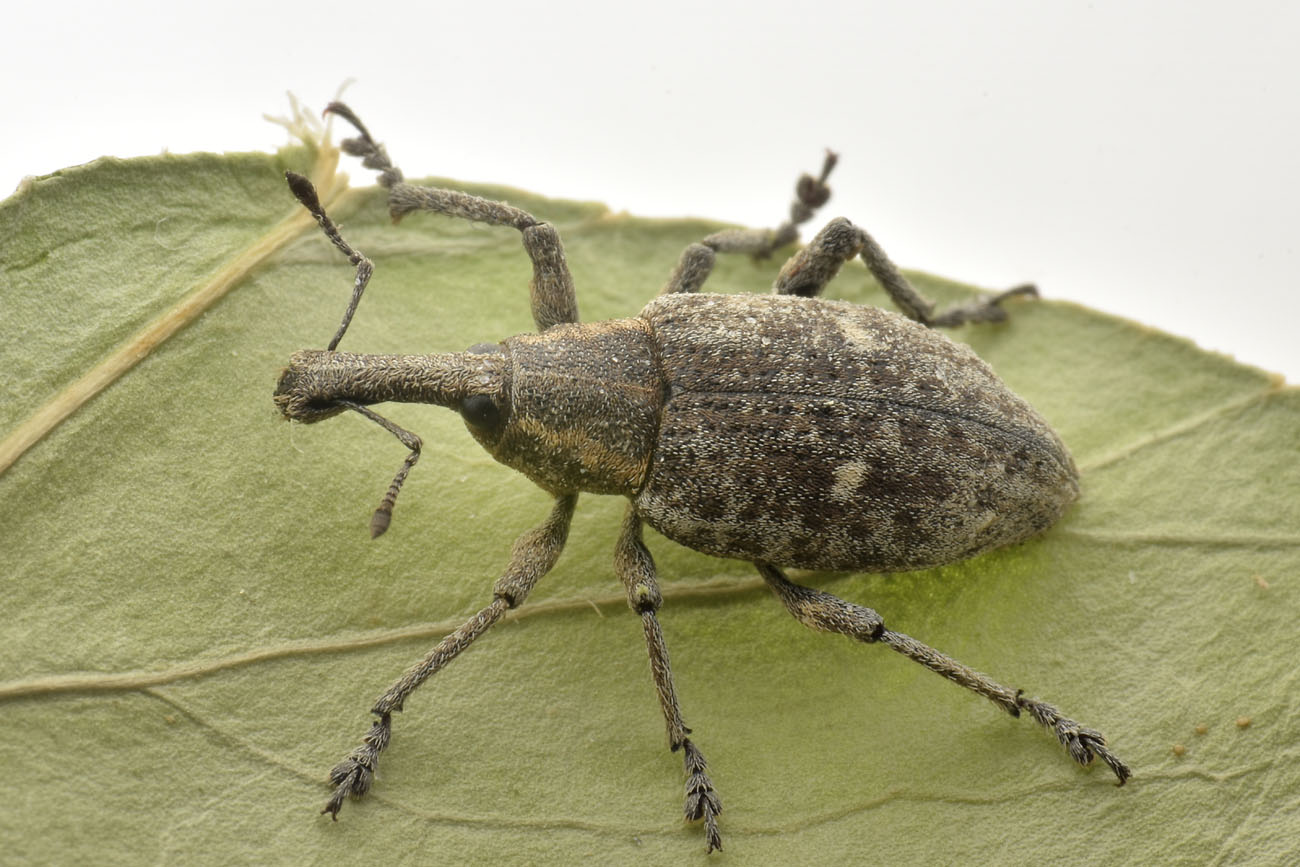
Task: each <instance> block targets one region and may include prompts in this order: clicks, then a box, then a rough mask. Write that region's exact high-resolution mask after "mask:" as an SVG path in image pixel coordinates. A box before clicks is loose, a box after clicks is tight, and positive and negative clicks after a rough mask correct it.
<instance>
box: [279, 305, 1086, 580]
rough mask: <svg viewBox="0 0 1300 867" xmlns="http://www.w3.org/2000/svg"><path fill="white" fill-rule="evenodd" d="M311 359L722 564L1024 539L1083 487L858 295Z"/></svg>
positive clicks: (1023, 426)
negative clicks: (427, 405)
mask: <svg viewBox="0 0 1300 867" xmlns="http://www.w3.org/2000/svg"><path fill="white" fill-rule="evenodd" d="M300 355H303V354H300ZM309 355H310V356H311V359H310V365H307V366H310V367H311V368H312V369H314V370H320V369H331V368H335V367H339V368H340V369H342V370H345V371H346V373H344V374H343V375H340V376H339V377H338V380H339V381H340V382H353V383H360V384H363V385H364V391H358V393H356V394H351V395H349V394H346V393H345V390H344V391H343V392H342V393H341V390H340V387H338V386H335V385H334V384H333V383H332V382H331V383H330V384H328V385H326V386H324V387H323V390H322V393H328V394H329V396H330V397H331V398H332V399H337V398H339V397H346V398H348V399H353V400H357V401H358V402H360V403H367V402H372V401H374V400H375V399H376V398H379V399H383V400H420V401H430V402H436V403H445V404H450V405H455V406H458V407H459V408H460V409H461V412H462V415H463V416H464V417H465V419H466V423H467V426H468V427H469V429H470V431H471V432H472V433H473V434H474V436H475V437H476V439H478V441H479V442H480V443H481V444H482V445H483V446H484V447H485V448H486V449H487V450H488V451H489V452H490V453H491V454H492V455H493V457H495V458H496V459H497V460H499V461H500V462H502V463H504V464H506V465H508V466H511V467H513V468H515V469H517V470H519V471H520V472H522V473H524V474H525V475H527V476H528V477H529V478H530V479H532V480H533V481H534V482H536V483H537V484H539V485H540V486H542V487H543V488H545V489H547V490H548V491H551V492H552V493H555V494H565V493H576V492H589V493H599V494H620V495H623V496H626V497H628V498H630V499H631V500H632V502H633V504H634V507H635V510H636V512H637V514H638V515H639V516H640V517H641V518H643V519H644V520H645V521H646V522H647V523H648V524H650V525H651V526H653V527H654V528H655V529H657V530H659V531H660V532H661V533H663V534H664V535H665V536H667V537H668V538H670V539H673V540H674V541H676V542H679V543H681V544H683V545H686V546H687V547H690V548H694V549H696V550H698V551H703V552H705V553H708V554H715V555H718V556H722V557H734V558H738V559H744V560H758V561H764V562H769V563H774V564H778V565H786V566H796V567H802V568H808V569H839V570H860V571H897V570H906V569H922V568H926V567H930V566H935V565H941V564H944V563H951V562H953V561H955V560H960V559H963V558H966V557H969V556H972V555H974V554H977V553H979V552H981V551H985V550H988V549H990V548H995V547H999V546H1002V545H1007V544H1011V543H1014V542H1019V541H1021V540H1023V539H1026V538H1028V537H1029V536H1032V535H1033V534H1035V533H1037V532H1039V531H1041V530H1043V529H1045V528H1046V527H1048V526H1050V525H1051V524H1052V523H1054V522H1055V521H1056V520H1057V519H1058V518H1059V517H1060V515H1061V513H1062V512H1063V511H1064V510H1065V508H1066V507H1067V506H1068V505H1069V504H1070V503H1071V502H1073V500H1074V499H1075V497H1076V496H1077V494H1078V475H1077V472H1076V470H1075V468H1074V463H1073V461H1072V460H1071V459H1070V456H1069V453H1068V452H1067V451H1066V449H1065V446H1064V445H1062V443H1061V441H1060V439H1059V438H1058V437H1057V436H1056V434H1055V433H1054V432H1053V431H1052V429H1051V428H1050V427H1049V426H1048V425H1047V423H1046V422H1045V421H1044V420H1043V419H1042V418H1041V417H1040V416H1039V415H1038V414H1037V413H1036V412H1035V411H1034V410H1033V409H1032V408H1031V407H1030V406H1029V405H1028V404H1027V403H1025V401H1023V400H1021V399H1020V398H1019V397H1017V396H1016V395H1015V394H1013V393H1012V392H1011V391H1010V389H1008V388H1007V386H1006V385H1005V384H1003V382H1002V381H1001V380H1000V379H999V378H998V377H997V376H996V375H995V374H994V373H993V371H992V370H991V369H990V368H989V367H988V365H986V364H985V363H984V362H982V361H981V360H980V359H979V358H978V357H977V356H976V355H975V354H974V353H973V352H971V351H970V350H969V349H968V348H966V347H964V346H962V345H960V344H957V343H954V342H953V341H951V340H949V339H948V338H947V337H945V336H944V335H942V334H940V333H939V332H937V331H934V330H933V329H929V328H925V327H924V326H921V325H918V324H917V323H914V322H911V321H909V320H907V319H904V318H903V317H901V316H898V315H895V314H892V313H888V312H886V311H883V310H880V309H877V308H872V307H864V306H859V305H855V304H849V303H847V302H841V301H830V300H825V299H821V298H800V297H798V296H791V295H782V296H776V295H769V296H755V295H704V294H677V295H668V296H664V297H661V298H658V299H656V300H655V301H653V302H651V303H650V304H649V305H648V306H647V307H646V308H645V309H644V310H643V311H642V312H641V314H640V315H639V316H636V317H632V318H629V319H618V320H611V321H607V322H597V323H591V324H563V325H556V326H553V327H551V328H549V329H547V330H546V331H545V332H543V333H541V334H529V335H520V336H517V337H512V338H509V339H507V340H505V341H503V342H502V343H500V344H479V345H478V346H476V347H475V348H474V350H473V351H472V352H470V353H455V354H451V355H443V356H356V355H348V354H344V353H309ZM295 360H296V361H297V360H299V359H298V358H296V359H295ZM305 369H306V366H300V367H299V370H305ZM420 369H433V370H453V371H458V372H459V377H458V382H457V388H456V389H455V390H454V392H453V393H451V394H442V393H441V392H437V393H434V392H435V391H437V389H444V390H445V388H446V386H445V383H443V382H442V381H439V383H438V385H437V388H435V389H429V388H420V387H415V386H413V385H412V384H411V377H412V374H411V371H412V370H420ZM360 370H364V371H366V372H367V373H368V376H360V375H358V371H360ZM291 373H293V369H292V368H291V370H290V372H289V373H287V374H286V376H289V375H290V374H291ZM283 387H284V384H283V383H282V388H283Z"/></svg>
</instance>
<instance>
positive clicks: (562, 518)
mask: <svg viewBox="0 0 1300 867" xmlns="http://www.w3.org/2000/svg"><path fill="white" fill-rule="evenodd" d="M577 502H578V495H577V494H565V495H563V496H561V497H558V498H556V501H555V507H554V508H553V509H552V510H551V514H550V516H549V517H547V519H546V521H545V522H544V523H543V524H542V525H541V526H540V527H536V528H534V529H532V530H530V531H528V532H527V533H525V534H524V535H522V536H520V537H519V539H518V540H516V541H515V545H514V550H513V551H512V552H511V557H510V566H509V567H507V569H506V571H505V574H503V575H502V576H501V577H500V578H499V579H498V580H497V583H496V586H495V587H494V588H493V594H492V595H493V598H492V604H490V605H488V606H487V607H486V608H484V609H483V610H482V611H480V612H479V613H478V614H475V615H474V616H473V617H471V618H470V619H469V620H468V621H466V622H465V623H464V624H463V625H462V626H461V627H460V628H459V629H457V630H456V631H455V632H453V633H451V634H450V635H448V636H447V637H446V638H444V639H443V640H442V641H440V642H438V646H437V647H435V648H434V649H433V650H432V651H430V652H429V655H428V656H426V657H425V658H424V659H422V660H420V661H419V662H418V663H416V664H415V665H413V666H411V668H409V669H408V670H407V672H406V673H405V674H403V675H402V677H401V678H400V679H399V680H398V681H397V682H396V683H394V684H393V685H392V686H390V687H389V688H388V691H387V692H385V693H384V694H383V695H382V696H380V698H379V701H377V702H376V703H375V706H374V708H372V709H371V713H373V714H374V715H375V716H377V717H379V719H377V720H376V721H375V722H374V724H373V725H372V726H371V727H370V731H369V732H367V733H366V736H365V738H364V739H362V742H361V746H359V747H357V748H356V749H354V750H353V751H352V752H350V753H348V755H347V756H346V757H345V758H344V759H343V761H341V762H339V763H338V764H337V765H335V766H334V769H333V770H331V771H330V782H331V783H332V784H333V785H334V795H333V796H332V797H331V798H330V799H329V802H328V803H327V804H326V805H325V808H324V809H323V810H321V812H322V813H329V814H330V815H331V816H333V817H334V819H336V820H337V819H338V817H339V810H341V809H342V808H343V801H344V800H345V799H346V798H347V796H348V795H353V796H355V797H361V796H362V795H364V794H365V793H366V792H368V791H370V785H371V783H372V782H373V781H374V776H375V765H376V764H377V763H378V761H379V754H380V753H382V752H383V751H384V748H385V747H387V746H388V741H389V740H390V738H391V737H392V725H393V714H394V713H396V712H397V711H400V710H401V709H402V705H403V704H404V703H405V702H406V699H407V697H408V696H410V694H411V693H413V692H415V690H416V689H417V688H418V687H419V686H420V684H422V683H424V682H425V681H426V680H428V679H429V678H430V677H432V676H433V675H434V674H436V673H437V672H438V671H440V670H441V669H442V668H443V667H444V666H446V665H447V663H449V662H451V661H452V660H453V659H455V658H456V657H457V656H459V655H460V653H461V651H463V650H465V649H466V648H467V647H469V646H470V645H471V644H473V643H474V641H475V639H477V638H478V637H479V636H480V635H482V634H483V633H484V632H487V631H488V629H490V628H491V627H492V626H493V625H494V624H496V622H497V621H499V620H500V619H501V617H502V616H503V615H504V614H505V613H506V611H508V610H510V609H511V608H515V607H517V606H518V605H519V604H520V603H522V602H523V601H524V599H525V598H526V597H527V596H528V592H529V591H530V590H532V589H533V586H534V585H536V584H537V582H538V580H539V579H541V577H542V576H543V575H545V574H546V573H547V572H549V571H551V567H552V566H554V565H555V561H556V560H557V559H559V556H560V552H561V551H562V550H564V542H565V540H566V539H567V538H568V536H569V522H570V521H571V520H572V518H573V507H574V505H575V504H576V503H577Z"/></svg>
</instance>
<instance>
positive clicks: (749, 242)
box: [659, 151, 839, 295]
mask: <svg viewBox="0 0 1300 867" xmlns="http://www.w3.org/2000/svg"><path fill="white" fill-rule="evenodd" d="M838 159H839V157H838V156H837V155H836V154H835V153H834V152H832V151H827V152H826V159H825V160H824V161H823V162H822V170H821V174H819V175H818V176H817V177H813V176H812V175H801V176H800V177H799V181H798V183H796V184H795V188H794V201H793V202H791V203H790V216H789V217H788V218H787V219H786V220H785V221H784V222H783V223H781V225H779V226H777V227H776V228H775V229H724V230H723V231H721V232H714V233H713V234H712V235H709V236H708V237H707V238H705V239H704V240H703V241H700V242H699V243H697V244H691V245H690V246H689V247H687V248H686V249H685V250H684V251H683V252H682V258H681V259H680V260H679V261H678V263H677V267H676V268H675V269H673V273H672V276H671V277H669V278H668V283H667V285H666V286H664V288H663V291H661V292H660V293H659V294H661V295H672V294H674V293H677V292H698V291H700V287H701V286H703V285H704V281H705V280H707V279H708V278H709V274H710V273H711V272H712V271H713V263H714V262H715V261H716V259H717V254H718V253H746V254H748V255H750V256H753V257H754V258H755V259H766V258H767V257H768V256H771V255H772V253H773V252H774V251H776V250H779V249H780V248H781V247H784V246H785V245H786V244H789V243H791V242H793V241H796V240H798V238H799V226H800V225H801V224H803V223H806V222H808V221H809V220H811V219H812V216H813V214H814V213H816V211H817V209H818V208H820V207H821V206H822V205H824V204H826V202H827V200H829V199H830V197H831V188H830V187H828V186H827V185H826V179H827V178H828V177H830V174H831V169H833V168H835V163H836V161H837V160H838Z"/></svg>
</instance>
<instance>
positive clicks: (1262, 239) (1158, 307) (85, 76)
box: [0, 0, 1300, 383]
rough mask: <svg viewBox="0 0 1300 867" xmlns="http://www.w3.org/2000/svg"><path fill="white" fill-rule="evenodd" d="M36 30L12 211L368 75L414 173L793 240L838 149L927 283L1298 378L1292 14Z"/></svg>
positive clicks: (938, 12)
mask: <svg viewBox="0 0 1300 867" xmlns="http://www.w3.org/2000/svg"><path fill="white" fill-rule="evenodd" d="M12 6H13V7H15V8H9V9H7V10H6V12H5V15H4V17H5V23H4V29H5V31H6V34H5V36H6V38H5V40H4V42H5V46H4V50H3V52H0V110H2V111H3V121H0V123H2V124H3V129H4V133H3V137H2V138H0V141H3V144H2V145H0V187H3V188H4V189H5V190H8V189H12V188H13V187H14V186H15V185H16V184H17V183H18V181H19V180H20V179H21V178H22V177H23V176H25V175H31V174H36V175H39V174H44V173H48V172H51V171H54V170H55V169H58V168H61V167H63V166H67V165H72V164H76V163H81V162H86V161H88V160H91V159H93V158H95V157H97V156H100V155H102V154H112V155H116V156H122V157H128V156H137V155H144V154H151V153H157V152H158V151H160V150H162V149H164V148H165V149H167V150H170V151H172V152H174V153H185V152H188V151H193V150H211V151H222V150H271V149H274V148H276V147H277V146H279V145H281V144H283V143H284V142H285V134H284V132H283V131H282V130H280V129H279V128H277V127H274V126H271V125H269V124H267V123H265V122H264V121H263V120H262V119H261V115H262V113H263V112H269V113H273V114H283V113H285V111H286V107H287V101H286V99H285V97H284V94H285V92H286V91H290V90H291V91H293V92H294V93H296V94H297V95H298V96H300V97H301V98H303V100H304V101H306V102H307V103H308V104H310V105H313V106H316V107H318V108H319V107H321V106H323V105H324V103H325V102H327V101H328V100H329V99H330V98H331V97H332V96H333V94H334V91H335V89H336V88H337V87H338V85H339V84H340V83H341V82H342V81H343V80H344V79H347V78H355V79H356V80H357V83H356V84H355V85H354V86H352V87H351V88H350V89H349V90H348V92H347V98H348V100H349V102H351V103H352V105H353V106H354V107H355V108H356V109H357V110H358V112H359V113H360V114H361V115H362V117H363V118H365V119H366V121H367V123H368V124H369V125H370V127H371V129H372V130H374V131H375V133H376V135H377V136H378V137H379V138H380V139H381V140H383V141H385V142H387V143H388V145H389V148H390V152H391V153H392V154H393V155H394V157H395V159H396V160H397V161H398V163H399V165H401V166H402V167H403V168H404V169H405V170H406V172H407V173H408V174H409V175H412V176H420V175H426V174H440V175H445V176H450V177H458V178H465V179H469V180H481V181H494V182H500V183H507V184H512V185H515V186H520V187H524V188H527V189H531V190H535V191H537V192H541V193H546V194H550V195H557V196H567V197H573V198H582V199H598V200H602V201H604V202H606V203H608V204H609V205H610V206H611V207H613V208H614V209H616V210H620V209H625V210H628V211H631V212H633V213H637V214H644V215H665V216H673V215H695V216H708V217H717V218H721V219H725V220H731V221H736V222H740V223H745V224H750V225H771V224H773V223H774V222H776V221H777V220H778V219H779V218H780V217H781V216H782V214H783V211H784V208H785V206H786V203H787V202H788V200H789V193H790V188H791V184H792V181H793V180H794V178H795V176H796V175H797V174H798V173H799V172H800V171H803V170H811V169H815V168H816V167H817V165H818V164H819V160H820V156H821V152H822V149H823V148H824V147H826V146H832V147H834V148H835V149H836V150H838V151H839V152H840V153H841V154H842V161H841V164H840V167H839V168H838V169H837V170H836V172H835V175H834V178H833V184H832V185H833V187H834V189H835V194H834V198H833V200H832V203H831V205H830V206H828V207H827V208H826V209H825V211H824V212H823V214H822V217H829V216H833V215H837V214H843V215H844V216H848V217H850V218H851V219H853V220H854V221H856V222H858V223H860V224H862V225H863V226H864V227H866V228H867V229H868V230H869V231H871V232H872V233H873V234H874V235H875V236H876V238H877V239H878V240H879V241H880V242H881V244H882V245H883V246H884V247H885V249H886V250H887V251H888V252H889V253H890V255H891V256H892V257H893V258H894V259H895V261H897V262H899V263H900V264H902V265H904V266H906V267H910V268H919V269H921V270H925V271H930V272H932V273H937V274H941V275H944V276H948V277H952V278H955V279H960V280H964V281H968V282H973V283H976V284H979V285H983V286H987V287H991V288H997V287H1004V286H1010V285H1012V284H1015V283H1019V282H1022V281H1026V280H1034V281H1036V282H1037V283H1038V284H1039V286H1040V287H1041V288H1042V290H1043V292H1044V294H1046V295H1049V296H1051V297H1053V298H1069V299H1073V300H1076V301H1079V302H1081V303H1083V304H1086V305H1089V306H1092V307H1097V308H1101V309H1103V310H1109V311H1112V312H1116V313H1120V314H1123V315H1125V316H1129V317H1131V318H1133V319H1137V320H1140V321H1142V322H1146V323H1149V324H1152V325H1155V326H1157V327H1159V328H1162V329H1164V330H1167V331H1171V332H1174V333H1176V334H1182V335H1185V336H1188V337H1191V338H1193V339H1195V340H1196V341H1197V342H1198V343H1200V344H1201V345H1202V346H1205V347H1207V348H1213V349H1217V350H1220V351H1224V352H1228V353H1231V354H1233V355H1235V356H1236V357H1237V358H1239V359H1240V360H1242V361H1246V362H1249V363H1252V364H1255V365H1258V366H1261V367H1264V368H1267V369H1270V370H1273V371H1278V372H1283V373H1285V374H1286V376H1287V377H1288V379H1289V381H1291V382H1293V383H1297V382H1300V348H1297V340H1296V338H1295V336H1294V334H1295V331H1296V325H1297V322H1300V298H1298V297H1297V296H1298V295H1300V293H1298V292H1297V281H1296V277H1295V274H1296V272H1297V266H1298V265H1300V250H1298V249H1297V240H1296V233H1297V230H1300V219H1298V217H1300V4H1297V3H1294V2H1260V0H1246V2H1242V0H1235V2H1231V3H1228V2H1222V3H1213V2H1184V3H1174V2H1169V3H1158V2H1141V0H1129V2H1105V0H1099V2H1093V3H1084V2H1011V0H1007V2H911V3H884V2H856V3H848V2H845V3H816V2H788V0H787V2H783V3H764V2H759V0H749V2H742V3H725V4H724V3H718V4H706V3H695V4H692V3H680V2H676V0H662V2H655V3H637V4H627V5H623V4H616V3H609V4H594V3H593V4H576V3H565V2H553V3H548V2H531V3H519V2H515V0H496V2H486V3H480V4H478V5H477V6H476V7H475V9H474V10H472V11H471V10H468V9H467V8H462V7H461V4H455V5H449V4H442V3H438V2H433V0H427V2H424V3H419V4H414V3H413V4H409V5H405V4H402V5H397V6H392V7H384V6H382V5H381V4H377V3H376V4H365V3H358V4H347V5H345V4H334V3H328V2H317V3H313V4H310V5H305V4H304V5H295V4H276V3H273V2H265V3H246V2H221V3H201V4H182V3H176V2H174V0H173V2H168V3H157V4H150V3H129V2H128V3H117V4H110V3H104V2H102V0H100V2H94V3H68V2H57V0H55V2H46V3H22V4H12ZM466 6H468V4H466ZM365 10H371V11H365ZM348 171H349V172H350V173H351V174H352V175H353V177H354V178H355V179H357V182H361V183H369V182H370V181H369V180H368V177H367V176H368V174H369V173H367V172H364V171H362V170H361V169H360V167H359V166H355V165H353V166H350V167H349V168H348ZM805 237H807V233H805ZM3 243H4V241H3V239H0V244H3ZM671 264H672V263H669V262H665V263H664V266H665V270H667V268H668V267H670V265H671ZM655 289H656V287H653V286H647V287H644V291H645V294H646V297H647V298H648V297H649V295H650V293H651V292H652V291H654V290H655ZM0 303H3V302H2V299H0ZM1121 362H1122V360H1121V359H1117V363H1121Z"/></svg>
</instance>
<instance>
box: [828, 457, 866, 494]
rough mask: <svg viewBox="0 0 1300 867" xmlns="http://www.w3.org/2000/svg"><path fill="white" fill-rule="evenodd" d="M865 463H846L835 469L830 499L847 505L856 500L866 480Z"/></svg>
mask: <svg viewBox="0 0 1300 867" xmlns="http://www.w3.org/2000/svg"><path fill="white" fill-rule="evenodd" d="M868 469H869V468H868V467H867V462H866V461H846V462H844V463H842V464H840V465H839V466H838V467H836V468H835V484H833V485H831V490H830V498H831V499H832V500H835V501H837V502H840V503H847V502H850V501H851V500H853V499H854V498H856V496H857V493H858V490H859V489H860V488H861V487H862V483H863V482H865V481H866V480H867V471H868Z"/></svg>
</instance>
